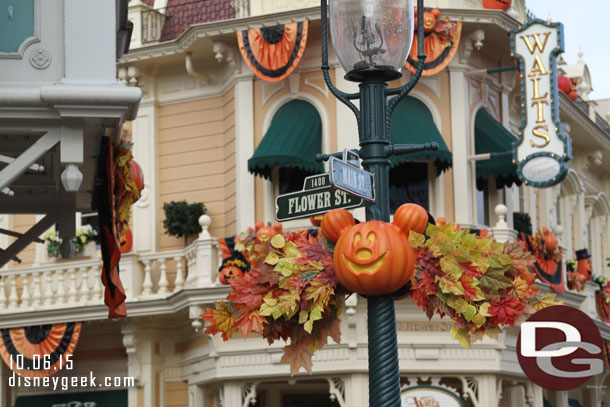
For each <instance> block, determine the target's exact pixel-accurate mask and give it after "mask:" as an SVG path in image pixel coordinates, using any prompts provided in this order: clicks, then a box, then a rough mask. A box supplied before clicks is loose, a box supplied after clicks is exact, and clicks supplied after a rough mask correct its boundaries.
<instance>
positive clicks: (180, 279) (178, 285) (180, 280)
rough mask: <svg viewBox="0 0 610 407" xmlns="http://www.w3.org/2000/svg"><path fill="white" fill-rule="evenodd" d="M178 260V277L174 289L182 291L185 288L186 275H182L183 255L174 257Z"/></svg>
mask: <svg viewBox="0 0 610 407" xmlns="http://www.w3.org/2000/svg"><path fill="white" fill-rule="evenodd" d="M174 261H175V262H176V279H175V280H174V291H173V292H178V291H182V289H183V288H184V276H183V275H182V257H174Z"/></svg>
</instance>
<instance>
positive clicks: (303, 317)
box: [299, 310, 308, 324]
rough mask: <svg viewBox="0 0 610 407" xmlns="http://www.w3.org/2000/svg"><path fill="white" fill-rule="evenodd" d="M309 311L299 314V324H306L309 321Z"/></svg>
mask: <svg viewBox="0 0 610 407" xmlns="http://www.w3.org/2000/svg"><path fill="white" fill-rule="evenodd" d="M307 317H308V314H307V311H305V310H302V311H301V312H299V324H304V323H305V321H307Z"/></svg>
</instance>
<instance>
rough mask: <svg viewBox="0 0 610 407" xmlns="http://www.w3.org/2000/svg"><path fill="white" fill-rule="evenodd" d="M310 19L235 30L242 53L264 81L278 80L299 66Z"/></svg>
mask: <svg viewBox="0 0 610 407" xmlns="http://www.w3.org/2000/svg"><path fill="white" fill-rule="evenodd" d="M308 27H309V22H308V21H303V22H300V23H291V24H285V25H277V26H274V27H263V28H257V29H252V30H244V31H241V32H238V33H237V42H238V43H239V50H240V52H241V55H242V57H243V58H244V60H245V61H246V63H247V64H248V66H249V67H250V69H251V70H252V72H254V73H255V74H256V76H258V77H259V78H261V79H262V80H264V81H267V82H279V81H281V80H283V79H284V78H286V77H287V76H289V75H290V74H291V73H292V72H293V71H294V70H295V68H296V67H297V66H298V64H299V62H300V61H301V58H302V57H303V53H304V52H305V45H306V44H307V32H308Z"/></svg>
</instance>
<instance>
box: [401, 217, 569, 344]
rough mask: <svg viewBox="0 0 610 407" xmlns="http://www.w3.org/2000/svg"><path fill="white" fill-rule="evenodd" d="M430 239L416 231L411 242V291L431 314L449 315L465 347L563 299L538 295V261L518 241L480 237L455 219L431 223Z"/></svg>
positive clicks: (456, 333) (410, 238)
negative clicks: (414, 251)
mask: <svg viewBox="0 0 610 407" xmlns="http://www.w3.org/2000/svg"><path fill="white" fill-rule="evenodd" d="M426 234H427V235H428V237H429V239H428V240H426V239H425V238H424V236H423V235H421V234H418V233H416V232H413V231H411V233H410V236H409V243H410V244H411V246H412V247H413V248H415V249H417V251H418V252H417V256H418V266H417V272H416V274H415V276H414V277H413V281H412V291H411V294H412V297H413V300H414V301H415V302H416V303H417V306H418V307H420V308H423V309H424V311H425V312H426V315H427V316H428V318H432V316H433V315H434V314H435V313H438V314H440V316H441V317H443V316H445V315H448V316H449V317H450V318H451V319H452V320H453V321H454V322H455V327H454V328H452V329H451V336H452V337H453V338H454V339H456V340H458V341H459V342H460V344H461V345H462V346H464V347H467V348H469V347H470V344H471V342H474V341H476V340H478V339H482V337H483V336H484V335H487V336H489V337H492V338H495V337H497V335H498V334H499V333H500V332H502V331H501V326H506V325H508V326H514V325H515V324H518V323H520V322H522V321H524V320H525V319H526V318H527V317H528V316H529V315H531V314H533V313H534V312H535V311H537V310H538V309H542V308H545V307H547V306H551V305H555V304H558V302H556V301H555V295H554V294H546V295H544V296H542V297H538V296H537V294H538V289H537V288H536V286H535V285H534V279H535V274H534V273H532V272H531V271H530V268H531V267H532V266H533V264H534V262H535V258H534V257H533V256H532V255H531V253H529V252H527V251H526V250H525V249H524V248H523V247H522V246H520V245H519V244H515V243H504V244H502V243H498V242H496V241H494V240H493V239H492V238H487V237H477V236H476V235H475V234H473V233H470V232H469V231H466V230H460V229H459V228H458V227H457V226H456V225H453V224H446V225H443V226H439V227H437V226H434V225H429V226H428V228H427V230H426Z"/></svg>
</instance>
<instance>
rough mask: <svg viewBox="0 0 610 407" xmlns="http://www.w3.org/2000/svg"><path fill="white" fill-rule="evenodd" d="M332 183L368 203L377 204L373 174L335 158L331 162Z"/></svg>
mask: <svg viewBox="0 0 610 407" xmlns="http://www.w3.org/2000/svg"><path fill="white" fill-rule="evenodd" d="M329 169H330V174H329V175H330V183H331V184H332V185H333V186H334V187H335V188H337V189H340V190H342V191H345V192H349V193H351V194H354V195H356V196H359V197H360V198H363V199H366V200H367V201H371V202H375V188H374V181H373V174H371V173H370V172H368V171H365V170H361V169H360V168H358V167H355V166H353V165H350V164H348V163H346V162H343V161H341V160H339V159H337V158H335V157H331V158H330V160H329Z"/></svg>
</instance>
